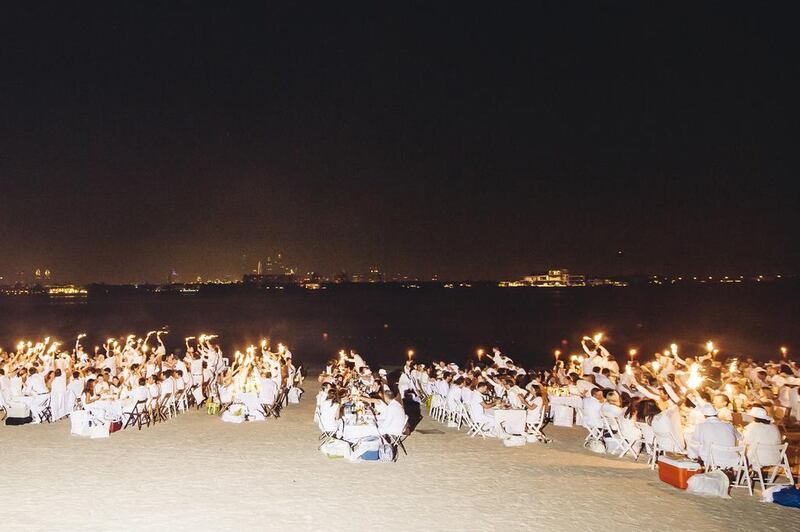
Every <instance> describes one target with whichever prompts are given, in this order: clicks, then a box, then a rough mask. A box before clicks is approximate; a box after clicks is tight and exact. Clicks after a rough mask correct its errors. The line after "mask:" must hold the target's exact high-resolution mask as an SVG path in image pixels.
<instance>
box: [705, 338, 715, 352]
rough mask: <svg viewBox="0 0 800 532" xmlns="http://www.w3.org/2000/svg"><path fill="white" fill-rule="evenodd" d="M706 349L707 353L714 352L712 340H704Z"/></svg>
mask: <svg viewBox="0 0 800 532" xmlns="http://www.w3.org/2000/svg"><path fill="white" fill-rule="evenodd" d="M706 351H708V352H709V353H713V352H714V342H712V341H711V340H709V341H708V342H706Z"/></svg>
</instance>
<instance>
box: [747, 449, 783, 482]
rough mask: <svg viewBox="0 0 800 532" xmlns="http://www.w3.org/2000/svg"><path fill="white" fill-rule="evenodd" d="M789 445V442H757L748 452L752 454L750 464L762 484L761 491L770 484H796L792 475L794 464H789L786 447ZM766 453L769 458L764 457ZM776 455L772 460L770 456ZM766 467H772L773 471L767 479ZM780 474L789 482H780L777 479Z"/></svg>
mask: <svg viewBox="0 0 800 532" xmlns="http://www.w3.org/2000/svg"><path fill="white" fill-rule="evenodd" d="M788 447H789V444H788V443H783V444H779V445H766V444H763V443H757V444H755V445H754V446H753V447H752V448H751V449H750V452H749V453H748V454H749V455H750V458H751V460H750V465H751V467H752V469H753V472H754V473H755V475H756V478H758V482H759V484H761V491H764V490H765V489H766V488H767V487H769V486H778V485H784V484H788V485H789V486H794V476H793V475H792V466H791V465H790V464H789V458H788V457H787V456H786V449H787V448H788ZM764 455H766V456H767V458H766V459H765V458H764ZM770 456H774V457H776V458H775V459H772V460H770V459H769V457H770ZM766 467H771V468H772V473H771V474H770V475H769V477H768V478H767V480H766V481H765V480H764V471H763V469H764V468H766ZM779 476H785V477H786V479H787V480H788V482H786V483H783V482H781V483H778V482H776V480H777V479H778V477H779Z"/></svg>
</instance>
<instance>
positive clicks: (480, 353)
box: [478, 349, 483, 361]
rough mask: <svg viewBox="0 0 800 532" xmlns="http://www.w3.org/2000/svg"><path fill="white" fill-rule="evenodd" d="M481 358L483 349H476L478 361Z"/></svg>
mask: <svg viewBox="0 0 800 532" xmlns="http://www.w3.org/2000/svg"><path fill="white" fill-rule="evenodd" d="M481 358H483V349H478V361H480V359H481Z"/></svg>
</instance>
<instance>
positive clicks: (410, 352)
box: [407, 349, 414, 360]
mask: <svg viewBox="0 0 800 532" xmlns="http://www.w3.org/2000/svg"><path fill="white" fill-rule="evenodd" d="M407 355H408V359H409V360H411V359H412V358H414V350H413V349H409V350H408V353H407Z"/></svg>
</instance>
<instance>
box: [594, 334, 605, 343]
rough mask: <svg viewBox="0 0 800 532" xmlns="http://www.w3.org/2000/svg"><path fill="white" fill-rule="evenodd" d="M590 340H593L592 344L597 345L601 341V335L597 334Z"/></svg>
mask: <svg viewBox="0 0 800 532" xmlns="http://www.w3.org/2000/svg"><path fill="white" fill-rule="evenodd" d="M592 339H593V340H594V343H596V344H599V343H600V341H601V340H602V339H603V333H601V332H599V333H597V334H595V335H594V337H593V338H592Z"/></svg>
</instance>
